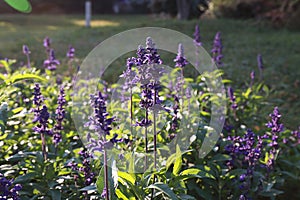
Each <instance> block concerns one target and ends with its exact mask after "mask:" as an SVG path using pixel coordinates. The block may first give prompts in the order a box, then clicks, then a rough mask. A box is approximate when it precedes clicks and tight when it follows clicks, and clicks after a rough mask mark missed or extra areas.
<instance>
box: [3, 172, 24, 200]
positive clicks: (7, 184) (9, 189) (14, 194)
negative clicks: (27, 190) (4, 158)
mask: <svg viewBox="0 0 300 200" xmlns="http://www.w3.org/2000/svg"><path fill="white" fill-rule="evenodd" d="M21 189H22V186H21V185H20V184H16V185H13V180H8V179H7V178H5V177H4V176H3V175H2V174H1V173H0V200H5V199H13V200H19V199H20V197H19V194H18V191H20V190H21Z"/></svg>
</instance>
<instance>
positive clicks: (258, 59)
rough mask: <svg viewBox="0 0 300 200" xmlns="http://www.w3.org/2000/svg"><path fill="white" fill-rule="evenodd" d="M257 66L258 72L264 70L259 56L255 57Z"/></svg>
mask: <svg viewBox="0 0 300 200" xmlns="http://www.w3.org/2000/svg"><path fill="white" fill-rule="evenodd" d="M257 66H258V69H259V70H263V69H264V64H263V59H262V56H261V54H258V55H257Z"/></svg>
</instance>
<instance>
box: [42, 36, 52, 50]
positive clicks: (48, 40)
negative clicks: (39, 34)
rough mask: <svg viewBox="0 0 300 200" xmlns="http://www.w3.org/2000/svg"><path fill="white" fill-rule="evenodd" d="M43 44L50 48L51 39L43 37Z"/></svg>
mask: <svg viewBox="0 0 300 200" xmlns="http://www.w3.org/2000/svg"><path fill="white" fill-rule="evenodd" d="M43 45H44V47H45V48H46V49H49V48H50V45H51V40H50V38H49V37H45V39H44V43H43Z"/></svg>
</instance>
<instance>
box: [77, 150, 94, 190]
mask: <svg viewBox="0 0 300 200" xmlns="http://www.w3.org/2000/svg"><path fill="white" fill-rule="evenodd" d="M79 155H80V156H81V158H82V159H83V161H82V165H83V166H82V167H80V168H79V171H81V172H83V174H84V178H85V181H84V183H85V185H86V186H88V185H90V184H91V183H92V182H93V180H94V178H95V173H93V172H92V169H91V161H90V159H91V158H93V156H92V154H90V153H88V152H87V151H86V150H82V151H80V152H79Z"/></svg>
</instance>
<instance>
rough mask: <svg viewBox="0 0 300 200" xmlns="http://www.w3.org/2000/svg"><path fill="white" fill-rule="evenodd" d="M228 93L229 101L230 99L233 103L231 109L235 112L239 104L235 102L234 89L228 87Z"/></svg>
mask: <svg viewBox="0 0 300 200" xmlns="http://www.w3.org/2000/svg"><path fill="white" fill-rule="evenodd" d="M227 93H228V97H229V99H230V101H231V103H232V105H231V108H232V109H234V110H235V109H236V108H237V104H236V102H235V96H234V94H233V89H232V87H228V90H227Z"/></svg>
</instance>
